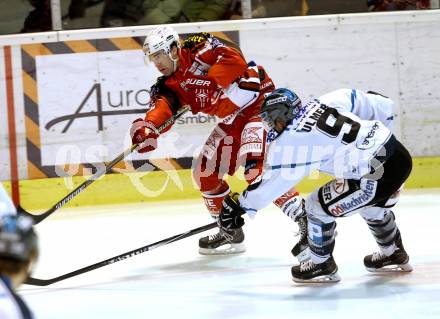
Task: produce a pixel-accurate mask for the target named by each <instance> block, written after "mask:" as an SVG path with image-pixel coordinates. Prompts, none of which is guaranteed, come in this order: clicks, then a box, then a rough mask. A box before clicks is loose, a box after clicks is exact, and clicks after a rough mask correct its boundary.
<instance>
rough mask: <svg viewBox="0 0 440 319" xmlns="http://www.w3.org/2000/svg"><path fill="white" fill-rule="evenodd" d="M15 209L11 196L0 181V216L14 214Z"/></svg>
mask: <svg viewBox="0 0 440 319" xmlns="http://www.w3.org/2000/svg"><path fill="white" fill-rule="evenodd" d="M16 213H17V210H16V208H15V206H14V204H13V203H12V200H11V198H10V197H9V195H8V193H7V192H6V190H5V189H4V187H3V185H2V184H1V183H0V217H1V216H4V215H15V214H16Z"/></svg>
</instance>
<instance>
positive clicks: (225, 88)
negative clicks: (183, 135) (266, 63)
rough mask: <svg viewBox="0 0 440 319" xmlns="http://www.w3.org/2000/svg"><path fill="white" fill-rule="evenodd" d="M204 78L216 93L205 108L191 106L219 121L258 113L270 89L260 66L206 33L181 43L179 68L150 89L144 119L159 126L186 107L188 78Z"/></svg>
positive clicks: (267, 78)
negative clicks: (149, 98) (238, 114)
mask: <svg viewBox="0 0 440 319" xmlns="http://www.w3.org/2000/svg"><path fill="white" fill-rule="evenodd" d="M194 75H196V76H200V75H206V76H208V77H209V78H210V79H212V80H214V81H215V82H216V84H217V92H216V93H215V94H214V97H213V99H212V100H211V103H208V105H207V106H206V107H204V108H203V109H202V108H195V107H194V106H192V107H191V111H192V113H194V114H196V113H198V112H202V113H205V114H209V115H216V116H217V117H219V118H225V117H228V116H230V117H233V116H234V115H235V114H237V113H238V112H240V111H241V112H246V114H249V115H255V114H258V113H259V109H260V106H261V103H262V101H263V100H264V96H263V94H262V93H265V92H270V91H272V90H274V88H275V87H274V85H273V83H272V80H271V79H270V78H269V76H268V75H267V74H266V72H265V71H264V69H263V68H262V67H261V66H256V65H255V64H254V63H250V64H248V63H246V61H245V59H244V57H243V55H242V54H241V53H240V51H239V50H237V49H235V48H233V47H231V46H227V45H225V44H224V43H222V42H221V41H220V40H219V39H217V38H215V37H214V36H212V35H210V34H208V33H200V34H197V35H195V36H192V37H190V38H188V39H187V40H185V41H184V42H183V44H182V48H181V49H180V53H179V67H178V69H177V70H176V71H175V72H174V73H173V74H172V75H170V76H168V77H164V76H163V77H160V78H159V79H158V82H157V83H156V84H155V85H154V86H153V87H152V89H151V102H150V109H149V110H148V112H147V114H146V116H145V120H146V121H148V122H151V123H153V124H154V125H155V126H156V127H158V126H160V125H161V124H162V123H164V122H165V121H166V120H168V119H169V118H170V117H171V116H172V115H173V114H175V113H176V112H177V110H178V109H179V108H181V107H182V106H183V105H187V104H190V103H189V101H191V98H190V94H194V93H193V91H188V90H186V88H185V85H186V81H187V79H188V78H191V77H193V76H194Z"/></svg>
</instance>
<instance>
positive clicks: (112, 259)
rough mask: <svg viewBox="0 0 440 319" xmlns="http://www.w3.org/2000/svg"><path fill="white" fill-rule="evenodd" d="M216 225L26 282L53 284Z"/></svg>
mask: <svg viewBox="0 0 440 319" xmlns="http://www.w3.org/2000/svg"><path fill="white" fill-rule="evenodd" d="M215 227H217V223H216V222H213V223H211V224H208V225H205V226H201V227H198V228H195V229H192V230H189V231H187V232H185V233H182V234H179V235H175V236H172V237H169V238H166V239H163V240H161V241H158V242H156V243H154V244H150V245H147V246H143V247H140V248H138V249H134V250H131V251H129V252H126V253H125V254H121V255H118V256H115V257H112V258H109V259H106V260H103V261H100V262H98V263H96V264H93V265H90V266H87V267H83V268H80V269H77V270H75V271H72V272H69V273H67V274H64V275H61V276H58V277H54V278H50V279H38V278H32V277H29V278H28V279H27V280H26V282H25V284H27V285H33V286H48V285H51V284H53V283H56V282H58V281H61V280H65V279H68V278H72V277H75V276H78V275H81V274H84V273H86V272H89V271H92V270H95V269H98V268H101V267H105V266H108V265H111V264H114V263H116V262H118V261H121V260H125V259H128V258H131V257H133V256H136V255H139V254H142V253H144V252H147V251H150V250H153V249H155V248H158V247H161V246H164V245H168V244H171V243H173V242H175V241H178V240H181V239H184V238H186V237H190V236H192V235H195V234H198V233H201V232H204V231H206V230H210V229H212V228H215Z"/></svg>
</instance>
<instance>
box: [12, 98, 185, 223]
mask: <svg viewBox="0 0 440 319" xmlns="http://www.w3.org/2000/svg"><path fill="white" fill-rule="evenodd" d="M189 109H190V107H189V105H186V106H184V107H182V108H181V109H180V110H179V111H178V112H177V113H176V114H175V115H174V116H172V117H170V118H169V119H168V120H167V121H166V122H165V123H163V124H162V125H161V126H159V128H158V131H159V132H162V131H163V130H164V129H165V128H167V127H168V126H170V125H171V124H172V123H174V122H175V121H176V120H177V119H178V118H179V117H181V116H182V115H183V114H184V113H186V112H187V111H188V110H189ZM136 147H137V144H134V145H132V146H131V147H130V148H129V149H126V150H125V151H124V152H123V153H121V154H119V155H118V156H117V157H116V158H115V159H114V160H113V161H111V162H110V163H108V164H107V165H105V169H103V170H98V171H97V172H96V173H95V174H93V175H92V176H91V177H90V178H89V179H87V180H85V181H84V182H83V183H82V184H81V185H79V186H78V187H77V188H75V189H74V190H73V191H71V192H70V193H69V194H67V195H66V196H65V197H63V198H62V199H61V200H60V201H58V203H56V204H55V205H53V206H52V207H51V208H50V209H49V210H47V211H46V212H44V213H43V214H40V215H33V214H31V213H29V212H27V211H26V210H25V209H24V208H23V207H21V206H18V209H17V210H18V212H19V213H20V214H23V215H26V216H29V217H31V218H32V219H33V221H34V224H38V223H40V222H41V221H43V220H44V219H46V218H47V217H49V216H50V215H52V213H53V212H55V211H56V210H57V209H59V208H61V207H62V206H64V205H65V204H67V203H68V202H69V201H70V200H71V199H72V198H74V197H75V196H76V195H78V194H80V193H81V192H82V191H83V190H84V189H86V188H87V186H89V185H90V184H92V183H93V182H94V181H95V180H97V179H98V178H99V177H101V176H102V175H104V174H107V173H108V172H109V171H110V170H111V169H112V168H113V166H115V165H116V164H117V163H119V162H120V161H122V160H123V159H124V158H126V157H127V156H128V155H129V154H130V153H131V152H133V151H134V150H135V149H136Z"/></svg>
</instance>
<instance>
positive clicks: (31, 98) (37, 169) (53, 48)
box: [21, 37, 143, 179]
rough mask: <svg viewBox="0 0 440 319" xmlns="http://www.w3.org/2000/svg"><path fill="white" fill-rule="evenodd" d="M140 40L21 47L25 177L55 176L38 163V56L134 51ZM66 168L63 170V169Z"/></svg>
mask: <svg viewBox="0 0 440 319" xmlns="http://www.w3.org/2000/svg"><path fill="white" fill-rule="evenodd" d="M142 42H143V38H139V37H132V38H114V39H97V40H78V41H65V42H54V43H38V44H26V45H22V46H21V60H22V74H23V95H24V96H23V98H24V113H25V128H26V149H27V167H28V178H29V179H34V178H45V177H56V176H57V174H56V173H55V166H48V165H43V164H42V160H41V140H40V122H39V109H38V90H37V78H36V74H37V72H36V57H37V56H42V55H54V54H69V53H85V52H98V51H118V50H135V49H141V48H142ZM94 164H95V163H92V164H82V165H80V166H81V168H82V169H80V170H79V172H81V173H80V174H82V173H83V172H87V170H85V169H87V168H88V169H89V170H88V172H93V168H94ZM66 168H67V167H65V169H66Z"/></svg>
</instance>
